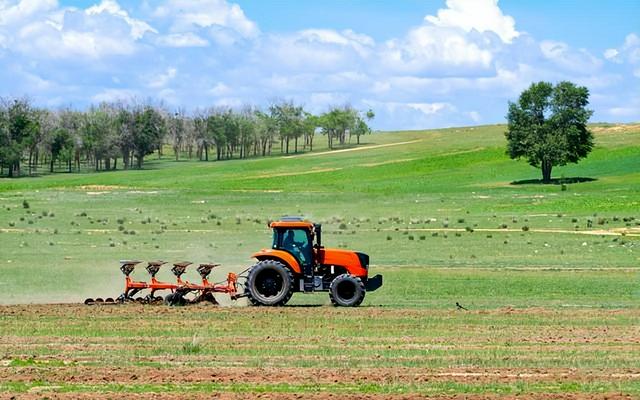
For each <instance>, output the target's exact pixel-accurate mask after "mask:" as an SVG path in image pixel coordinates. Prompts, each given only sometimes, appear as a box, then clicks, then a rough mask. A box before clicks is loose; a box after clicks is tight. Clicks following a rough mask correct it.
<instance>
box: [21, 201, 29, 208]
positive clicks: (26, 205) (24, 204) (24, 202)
mask: <svg viewBox="0 0 640 400" xmlns="http://www.w3.org/2000/svg"><path fill="white" fill-rule="evenodd" d="M29 207H30V206H29V202H28V201H27V200H26V199H24V200H22V208H29Z"/></svg>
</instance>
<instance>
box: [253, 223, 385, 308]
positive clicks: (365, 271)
mask: <svg viewBox="0 0 640 400" xmlns="http://www.w3.org/2000/svg"><path fill="white" fill-rule="evenodd" d="M269 226H270V227H271V228H272V229H273V244H272V245H271V248H270V249H263V250H260V251H259V252H257V253H254V254H253V257H254V258H256V259H258V263H257V264H255V265H254V266H253V267H251V268H250V269H249V273H248V275H247V279H246V282H245V284H244V287H245V291H244V295H245V296H246V297H247V298H248V299H249V301H250V302H251V303H252V304H253V305H262V306H281V305H284V304H286V303H287V302H288V301H289V299H290V298H291V296H292V294H293V293H294V292H304V293H310V292H321V291H323V292H329V297H330V298H331V302H332V303H333V304H334V305H336V306H343V307H355V306H358V305H360V303H362V300H364V296H365V293H366V292H367V291H374V290H376V289H378V288H379V287H380V286H382V275H376V276H374V277H369V256H368V255H366V254H364V253H359V252H355V251H349V250H340V249H330V248H325V247H323V246H322V240H321V239H322V227H321V225H320V224H314V223H312V222H309V221H306V220H303V219H302V218H298V217H285V218H282V219H281V220H280V221H275V222H272V223H271V224H270V225H269Z"/></svg>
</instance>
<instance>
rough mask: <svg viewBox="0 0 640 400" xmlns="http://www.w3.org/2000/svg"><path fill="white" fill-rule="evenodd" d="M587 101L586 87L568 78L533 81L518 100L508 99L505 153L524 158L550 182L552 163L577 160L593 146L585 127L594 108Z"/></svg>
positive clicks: (513, 157)
mask: <svg viewBox="0 0 640 400" xmlns="http://www.w3.org/2000/svg"><path fill="white" fill-rule="evenodd" d="M588 104H589V90H588V89H587V88H586V87H583V86H576V85H575V84H573V83H571V82H560V83H558V84H557V85H555V86H554V85H553V84H551V83H548V82H538V83H534V84H532V85H531V86H530V87H529V88H528V89H527V90H525V91H524V92H522V94H520V98H519V99H518V102H516V103H512V102H509V113H508V114H507V121H508V128H507V132H506V133H505V135H506V137H507V154H509V157H511V158H512V159H520V158H525V159H526V160H527V162H528V163H529V164H530V165H531V166H534V167H537V168H540V169H541V170H542V181H543V182H544V183H549V182H551V170H552V169H553V167H554V166H562V165H566V164H567V163H577V162H578V160H580V159H581V158H584V157H586V156H587V154H589V152H590V151H591V149H592V148H593V134H592V133H591V132H590V131H589V129H587V121H588V120H589V118H590V117H591V115H592V114H593V111H591V110H588V109H587V108H586V107H587V105H588Z"/></svg>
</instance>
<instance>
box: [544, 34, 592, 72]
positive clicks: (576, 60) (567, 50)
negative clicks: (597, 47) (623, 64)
mask: <svg viewBox="0 0 640 400" xmlns="http://www.w3.org/2000/svg"><path fill="white" fill-rule="evenodd" d="M540 50H541V51H542V54H543V55H544V57H546V58H547V59H549V60H550V61H552V62H554V63H555V64H556V65H558V66H559V67H562V68H564V69H567V70H569V71H576V72H593V71H595V70H597V69H598V68H600V66H602V61H600V59H598V58H596V57H595V56H593V55H591V54H590V53H589V52H588V51H587V50H585V49H579V50H574V49H572V48H571V47H569V45H568V44H566V43H563V42H557V41H554V40H544V41H542V42H540Z"/></svg>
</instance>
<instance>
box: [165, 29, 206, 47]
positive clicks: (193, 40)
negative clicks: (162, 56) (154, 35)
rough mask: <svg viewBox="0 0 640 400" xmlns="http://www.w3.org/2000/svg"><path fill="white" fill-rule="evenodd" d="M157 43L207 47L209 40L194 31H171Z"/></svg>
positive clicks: (172, 45) (174, 45)
mask: <svg viewBox="0 0 640 400" xmlns="http://www.w3.org/2000/svg"><path fill="white" fill-rule="evenodd" d="M157 43H158V44H159V45H160V46H166V47H206V46H208V45H209V42H208V41H207V40H206V39H203V38H201V37H200V36H198V35H196V34H195V33H193V32H185V33H171V34H168V35H164V36H161V37H159V38H158V41H157Z"/></svg>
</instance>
